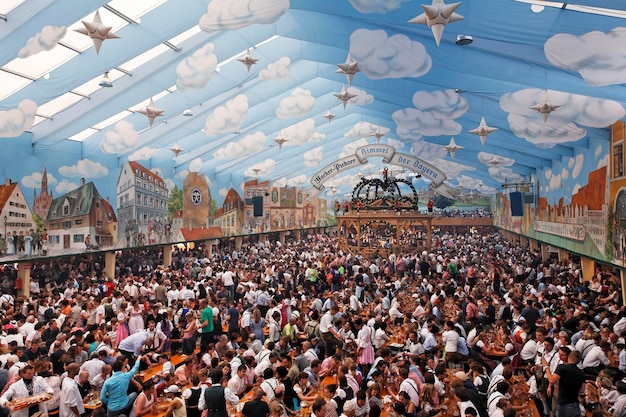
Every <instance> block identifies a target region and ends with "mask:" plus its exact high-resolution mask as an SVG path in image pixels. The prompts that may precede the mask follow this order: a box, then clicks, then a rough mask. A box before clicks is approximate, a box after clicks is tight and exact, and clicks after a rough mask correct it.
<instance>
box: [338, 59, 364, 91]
mask: <svg viewBox="0 0 626 417" xmlns="http://www.w3.org/2000/svg"><path fill="white" fill-rule="evenodd" d="M337 66H338V67H339V69H338V70H337V71H335V72H337V73H339V74H346V78H348V84H350V85H352V80H353V79H354V75H355V74H356V73H357V72H360V71H361V68H359V63H358V62H356V61H354V60H353V59H352V56H351V55H350V54H348V58H347V59H346V62H344V63H343V64H337Z"/></svg>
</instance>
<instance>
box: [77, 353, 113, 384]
mask: <svg viewBox="0 0 626 417" xmlns="http://www.w3.org/2000/svg"><path fill="white" fill-rule="evenodd" d="M106 356H107V353H106V351H102V350H101V351H100V352H99V353H98V352H94V353H92V354H91V359H89V360H88V361H86V362H85V363H83V364H82V365H81V366H80V370H81V371H87V373H89V380H90V381H91V380H92V379H93V378H95V377H96V376H97V375H98V374H99V373H100V372H102V367H103V366H104V365H105V363H104V361H103V360H102V359H101V357H102V358H104V357H106Z"/></svg>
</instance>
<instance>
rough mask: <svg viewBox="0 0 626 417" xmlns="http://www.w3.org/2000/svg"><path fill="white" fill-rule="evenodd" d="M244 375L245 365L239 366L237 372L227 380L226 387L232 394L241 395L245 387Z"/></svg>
mask: <svg viewBox="0 0 626 417" xmlns="http://www.w3.org/2000/svg"><path fill="white" fill-rule="evenodd" d="M245 375H246V366H245V365H244V366H239V367H238V368H237V372H236V373H235V374H234V375H233V376H232V377H231V378H230V379H229V380H228V388H230V390H231V391H232V392H233V394H235V395H237V396H238V397H241V396H242V395H243V394H244V391H245V389H246V383H245V381H244V376H245Z"/></svg>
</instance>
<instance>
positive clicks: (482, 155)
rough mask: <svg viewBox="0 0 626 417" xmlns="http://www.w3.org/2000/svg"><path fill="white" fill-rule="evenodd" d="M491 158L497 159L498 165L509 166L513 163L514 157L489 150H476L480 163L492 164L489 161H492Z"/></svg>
mask: <svg viewBox="0 0 626 417" xmlns="http://www.w3.org/2000/svg"><path fill="white" fill-rule="evenodd" d="M493 158H496V160H497V161H498V165H497V166H498V167H510V166H511V165H513V164H514V163H515V159H513V158H505V157H504V156H500V155H496V154H493V153H489V152H478V161H479V162H480V163H481V164H485V165H489V166H492V165H491V164H490V162H491V161H493Z"/></svg>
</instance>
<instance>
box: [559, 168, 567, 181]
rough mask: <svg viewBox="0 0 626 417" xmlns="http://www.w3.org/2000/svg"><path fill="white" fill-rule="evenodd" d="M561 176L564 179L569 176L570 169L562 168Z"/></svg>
mask: <svg viewBox="0 0 626 417" xmlns="http://www.w3.org/2000/svg"><path fill="white" fill-rule="evenodd" d="M561 178H563V180H564V181H565V180H566V179H568V178H569V171H568V170H566V169H565V168H563V169H562V170H561Z"/></svg>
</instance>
